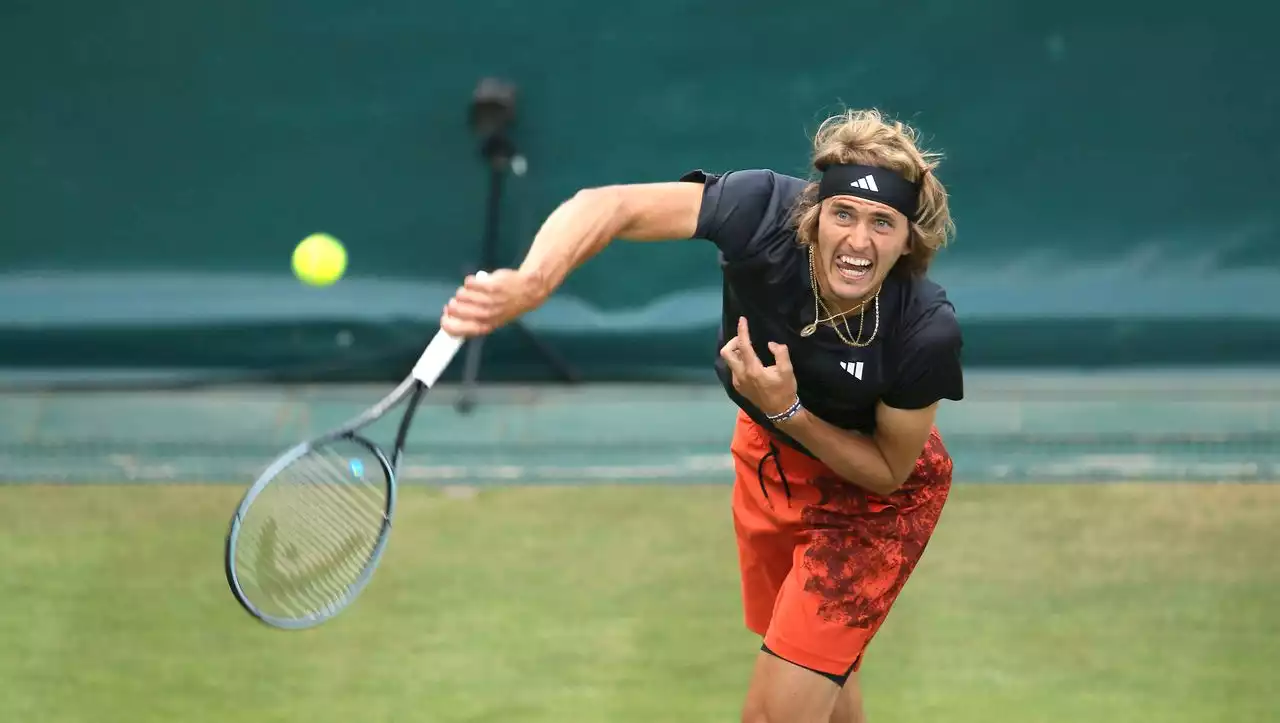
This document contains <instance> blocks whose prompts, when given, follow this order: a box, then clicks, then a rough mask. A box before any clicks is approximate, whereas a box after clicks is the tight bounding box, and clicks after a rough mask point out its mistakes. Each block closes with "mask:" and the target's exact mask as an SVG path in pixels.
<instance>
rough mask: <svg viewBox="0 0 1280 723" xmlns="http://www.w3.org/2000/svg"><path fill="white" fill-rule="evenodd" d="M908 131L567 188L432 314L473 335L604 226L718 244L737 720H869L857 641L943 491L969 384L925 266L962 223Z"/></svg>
mask: <svg viewBox="0 0 1280 723" xmlns="http://www.w3.org/2000/svg"><path fill="white" fill-rule="evenodd" d="M916 138H917V136H916V132H915V130H914V129H912V128H911V127H909V126H906V125H903V124H901V123H897V122H891V121H889V120H887V119H886V118H884V117H883V116H882V115H881V114H880V113H878V112H876V111H850V112H846V113H844V114H841V115H838V116H835V117H832V118H829V119H827V120H826V121H825V122H824V123H823V124H822V126H821V127H820V128H819V129H818V132H817V134H816V137H815V139H814V144H813V155H812V158H811V162H812V166H813V168H814V171H815V174H814V178H813V179H812V180H804V179H800V178H794V177H791V176H787V175H783V174H780V173H775V172H773V171H768V170H738V171H732V172H728V173H723V174H713V173H707V172H704V171H694V172H691V173H688V174H687V175H685V176H684V177H682V178H681V179H680V180H678V181H676V182H668V183H650V184H635V185H618V186H608V187H600V188H591V189H587V190H583V191H580V192H578V193H577V194H575V195H574V196H573V198H571V199H569V200H568V201H566V202H565V203H563V204H562V205H560V206H559V208H557V209H556V210H555V211H554V212H553V213H552V214H551V215H550V216H549V217H548V218H547V219H546V221H545V223H544V225H543V226H542V228H541V229H540V230H539V231H538V233H537V235H536V237H535V239H534V242H533V244H532V247H531V248H530V250H529V252H528V254H527V256H526V258H525V260H524V262H523V263H522V264H521V265H520V268H519V269H514V270H513V269H506V270H497V271H494V272H492V273H491V274H490V275H489V276H488V278H486V279H477V278H475V277H468V278H467V279H466V280H465V282H464V285H463V286H462V287H461V288H460V289H459V290H458V291H457V293H456V295H455V296H454V297H453V298H452V299H451V300H450V301H449V303H448V304H447V305H446V307H445V310H444V314H443V316H442V318H441V326H442V328H444V329H445V330H447V331H449V332H452V333H454V334H458V335H463V336H474V335H479V334H486V333H488V332H490V331H492V330H493V329H495V328H497V327H499V326H501V325H503V324H505V323H507V322H509V321H511V320H512V319H514V318H516V317H517V316H519V315H521V314H523V313H526V312H528V311H529V310H531V309H534V308H536V307H537V306H538V305H539V304H541V303H542V302H543V301H544V300H545V299H547V297H548V296H550V295H551V294H552V292H553V291H554V290H555V289H556V288H557V287H559V286H560V284H561V283H562V282H563V281H564V279H565V277H566V276H567V275H568V274H569V272H570V271H572V270H573V269H575V268H576V267H578V266H579V265H581V264H582V263H584V262H586V261H587V260H588V259H589V258H591V257H592V256H593V255H595V254H596V253H597V252H599V251H600V250H601V249H603V248H604V247H605V246H606V245H607V244H608V243H609V242H610V241H611V240H612V239H614V238H624V239H629V240H637V241H657V240H665V239H705V240H709V241H711V242H712V243H714V244H715V245H716V247H717V248H718V249H719V258H720V266H721V270H722V272H723V276H724V318H723V323H722V327H721V332H720V352H719V357H718V358H717V360H716V371H717V373H718V375H719V377H720V379H721V381H722V382H723V384H724V386H725V390H726V392H727V393H728V395H729V397H730V398H731V399H732V400H733V401H734V402H735V403H736V405H737V406H738V408H739V409H740V411H739V413H738V416H737V422H736V427H735V430H734V434H733V441H732V445H731V451H732V455H733V459H734V465H735V470H736V474H735V484H734V490H733V517H734V523H735V528H736V533H737V540H738V549H739V562H740V566H741V579H742V600H743V605H744V610H745V618H746V625H747V627H748V628H750V629H751V630H752V631H754V632H756V633H758V634H759V635H761V636H762V638H763V641H762V643H763V644H762V648H761V651H760V653H759V655H758V657H757V661H756V664H755V669H754V672H753V674H752V678H751V681H750V687H749V690H748V693H747V698H746V701H745V704H744V706H743V711H742V720H743V721H747V722H750V723H765V722H769V723H773V722H780V721H785V723H810V722H813V723H819V722H821V723H825V722H826V721H832V722H838V723H849V722H851V721H862V720H863V712H862V699H861V692H860V688H859V686H858V682H857V672H858V670H859V669H860V667H861V664H862V660H863V653H864V651H865V650H866V648H867V644H868V643H869V642H870V641H871V639H872V637H873V636H874V635H875V634H876V631H877V630H879V628H880V626H881V624H882V623H883V622H884V621H885V618H886V616H887V615H888V613H889V609H890V607H891V606H892V605H893V603H894V600H895V599H896V598H897V597H898V594H899V593H900V592H901V591H902V589H903V585H904V584H905V583H906V581H907V578H908V576H910V575H911V573H912V571H913V570H914V568H915V567H916V564H917V563H918V562H919V560H920V558H921V555H922V554H923V552H924V549H925V545H926V544H927V543H928V541H929V538H930V536H931V535H932V532H933V530H934V527H935V525H936V524H937V523H938V519H939V515H940V514H941V512H942V507H943V503H944V502H945V501H946V499H947V494H948V492H949V490H950V487H951V469H952V461H951V457H950V455H949V454H948V453H947V450H946V449H945V447H944V446H943V443H942V439H941V437H940V436H939V434H938V431H937V429H936V426H935V415H936V412H937V409H938V405H939V403H940V401H941V400H943V399H950V400H960V399H961V398H962V396H963V383H962V381H963V379H962V373H961V360H960V352H961V332H960V327H959V325H958V323H957V321H956V316H955V310H954V308H953V306H952V305H951V303H950V302H949V301H948V299H947V296H946V293H945V292H944V290H943V289H942V288H941V287H940V286H939V285H938V284H936V283H935V282H933V281H931V280H930V279H929V278H928V276H927V273H926V272H927V271H928V269H929V264H930V261H931V260H932V259H933V257H934V254H935V253H936V252H937V251H938V250H939V249H940V248H942V247H943V246H944V245H945V244H946V243H947V242H948V241H949V240H950V238H951V237H952V235H953V232H954V226H953V224H952V221H951V217H950V212H949V209H948V203H947V194H946V191H945V189H944V187H943V185H942V183H941V182H940V181H939V180H938V178H937V176H936V175H935V168H936V166H937V156H936V155H935V154H932V153H929V152H926V151H924V150H922V149H921V148H920V147H919V146H918V144H917V140H916Z"/></svg>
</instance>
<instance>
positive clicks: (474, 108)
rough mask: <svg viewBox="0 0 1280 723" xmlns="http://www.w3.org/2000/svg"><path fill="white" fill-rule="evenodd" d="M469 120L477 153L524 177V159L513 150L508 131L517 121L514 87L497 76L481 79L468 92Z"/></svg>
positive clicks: (494, 164) (493, 163)
mask: <svg viewBox="0 0 1280 723" xmlns="http://www.w3.org/2000/svg"><path fill="white" fill-rule="evenodd" d="M467 120H468V123H469V125H470V126H471V130H472V132H474V133H475V134H476V135H477V136H479V138H480V141H481V143H480V152H481V154H483V155H484V157H485V160H487V161H488V162H489V164H490V165H491V166H494V167H495V168H501V167H504V166H509V167H510V169H511V172H512V173H514V174H515V175H517V176H523V175H524V171H525V168H526V164H525V161H524V158H523V157H522V156H520V155H518V154H517V153H516V148H515V144H514V143H513V142H512V140H511V135H510V130H511V127H512V126H513V125H515V121H516V87H515V85H513V84H512V83H509V82H507V81H505V80H501V79H498V78H484V79H482V80H481V81H480V84H479V85H477V86H476V89H475V92H474V93H472V95H471V111H470V114H469V115H468V118H467Z"/></svg>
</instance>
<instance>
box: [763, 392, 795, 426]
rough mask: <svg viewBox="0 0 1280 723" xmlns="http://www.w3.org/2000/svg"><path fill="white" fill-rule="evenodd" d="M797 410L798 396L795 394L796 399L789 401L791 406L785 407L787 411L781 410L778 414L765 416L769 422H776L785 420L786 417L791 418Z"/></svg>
mask: <svg viewBox="0 0 1280 723" xmlns="http://www.w3.org/2000/svg"><path fill="white" fill-rule="evenodd" d="M799 411H800V397H798V396H797V397H796V400H795V401H794V402H792V403H791V406H790V407H787V411H785V412H782V413H780V414H770V415H767V416H768V417H769V421H770V422H773V423H774V424H777V423H778V422H785V421H787V420H788V419H791V418H792V417H794V416H796V414H797V413H798V412H799Z"/></svg>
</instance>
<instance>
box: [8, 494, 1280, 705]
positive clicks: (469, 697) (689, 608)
mask: <svg viewBox="0 0 1280 723" xmlns="http://www.w3.org/2000/svg"><path fill="white" fill-rule="evenodd" d="M240 492H241V490H240V489H239V488H232V487H195V486H188V487H39V486H27V487H8V488H0V549H2V550H3V551H4V552H3V554H4V565H3V566H2V567H0V600H3V606H2V607H0V641H2V644H3V649H4V654H3V656H0V681H3V682H2V683H0V721H14V722H15V723H17V722H23V723H25V722H27V721H31V722H32V723H35V722H36V721H38V722H39V723H60V722H63V721H86V722H88V721H92V722H93V723H115V722H117V721H118V722H120V723H146V722H150V721H156V722H163V723H173V722H174V721H182V722H183V723H204V722H209V723H213V722H214V721H217V722H219V723H221V722H223V721H252V722H253V723H268V722H270V721H281V722H284V721H289V722H295V721H296V722H300V723H303V722H305V723H327V722H329V721H333V722H335V723H338V722H340V723H351V722H352V721H360V722H361V723H370V722H373V721H415V722H417V721H472V722H480V721H556V722H557V723H560V722H563V721H574V722H575V723H576V722H587V721H609V722H621V721H645V722H646V723H651V722H652V721H663V722H664V723H667V722H671V723H674V722H678V721H699V722H704V721H733V720H737V716H738V708H739V704H740V700H741V698H742V695H743V692H744V690H745V684H746V678H747V674H748V670H749V668H750V665H751V662H752V658H753V656H754V655H755V651H756V648H757V645H758V643H757V641H755V640H754V639H753V638H752V636H751V635H750V634H749V633H747V632H746V631H744V630H743V628H742V625H741V619H740V612H739V603H738V590H737V568H736V558H735V550H734V543H733V538H732V531H731V526H730V520H729V513H728V492H729V490H728V487H725V486H708V487H674V486H672V487H664V486H637V487H592V488H584V487H571V488H512V489H495V490H485V491H482V492H480V494H479V495H478V496H475V497H471V498H462V497H453V496H448V495H442V494H438V493H432V492H427V491H424V490H409V491H407V492H406V493H405V494H404V496H403V506H402V508H401V514H400V516H399V518H398V524H397V528H396V530H395V531H394V533H393V536H392V543H391V547H390V549H389V551H388V554H387V558H386V559H385V561H384V563H383V565H382V567H381V569H380V570H379V573H378V575H377V576H376V577H375V578H374V581H373V583H372V585H371V586H370V588H369V589H368V591H367V592H366V594H365V596H364V597H363V598H362V599H361V600H360V601H359V603H358V604H357V605H356V606H355V607H353V608H351V609H350V610H348V611H347V612H346V613H344V615H342V616H341V617H339V618H338V619H336V620H334V621H332V622H330V623H329V624H327V625H325V626H322V627H320V628H317V629H314V630H310V631H306V632H301V633H282V632H276V631H272V630H269V629H267V628H265V627H263V626H261V625H260V624H258V623H256V622H254V621H253V620H252V619H250V618H249V617H248V616H247V615H245V614H244V613H243V612H241V611H240V610H239V608H238V607H237V606H236V605H235V604H234V602H233V601H232V598H231V596H230V594H229V593H228V592H227V590H226V585H225V583H224V581H223V577H222V557H221V555H222V536H223V533H224V530H225V524H226V521H227V515H228V513H229V511H230V510H231V508H232V506H233V505H234V503H235V501H236V499H237V498H238V495H239V493H240ZM1277 543H1280V486H1262V485H1259V486H1244V485H1240V486H1236V485H1221V486H1211V485H1206V486H1191V485H1151V484H1146V485H1132V486H1129V485H1028V486H1003V485H1001V486H996V485H992V486H964V487H960V488H958V489H957V490H956V491H955V492H954V493H953V497H952V500H951V502H950V503H949V504H948V509H947V510H946V512H945V514H944V516H943V522H942V525H941V527H940V529H939V531H938V533H937V535H936V536H935V538H934V542H933V544H932V545H931V547H930V549H929V551H928V553H927V554H926V556H925V560H924V562H923V563H922V564H921V566H920V568H919V570H918V572H917V573H916V576H915V578H914V579H913V580H912V581H911V582H910V583H909V584H908V585H907V588H906V591H905V592H904V593H903V596H902V598H901V599H900V602H899V604H898V606H897V608H896V609H895V610H894V612H893V614H892V615H891V616H890V618H889V622H888V623H887V624H886V626H885V628H884V629H883V631H882V632H881V634H880V636H879V637H878V638H877V639H876V640H875V641H874V642H873V643H872V646H871V649H870V652H869V655H868V659H867V663H866V667H865V669H864V672H863V687H864V690H865V692H866V696H867V706H868V713H869V716H870V718H871V720H872V721H874V723H884V722H887V721H934V720H946V721H949V722H953V723H958V722H964V721H983V722H984V723H986V722H987V721H993V720H1010V721H1014V720H1016V721H1020V722H1023V723H1029V722H1033V721H1080V720H1093V721H1106V722H1107V723H1121V722H1123V721H1144V722H1145V721H1162V722H1163V723H1176V722H1179V721H1187V722H1191V721H1195V722H1196V723H1203V722H1204V721H1232V722H1233V723H1239V722H1243V721H1255V720H1263V719H1264V718H1266V717H1268V716H1271V715H1274V712H1275V711H1276V710H1280V693H1277V692H1276V688H1275V687H1274V685H1273V684H1274V679H1275V665H1276V662H1277V661H1280V613H1278V612H1277V611H1278V610H1280V555H1278V554H1276V550H1277V546H1278V545H1277Z"/></svg>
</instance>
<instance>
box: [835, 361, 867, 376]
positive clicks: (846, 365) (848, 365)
mask: <svg viewBox="0 0 1280 723" xmlns="http://www.w3.org/2000/svg"><path fill="white" fill-rule="evenodd" d="M840 368H841V369H843V370H845V371H847V372H849V373H850V374H852V375H853V378H854V379H861V378H862V362H840Z"/></svg>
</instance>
